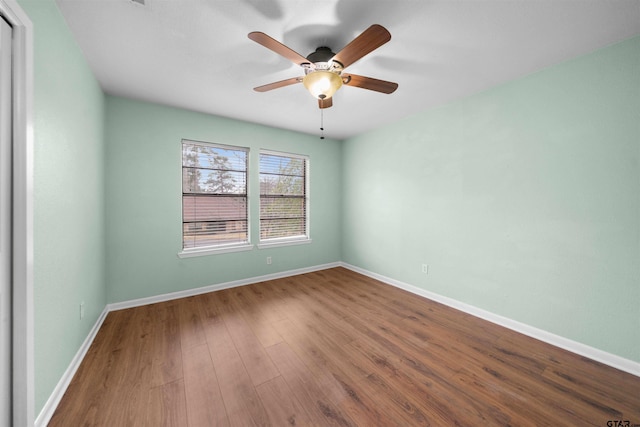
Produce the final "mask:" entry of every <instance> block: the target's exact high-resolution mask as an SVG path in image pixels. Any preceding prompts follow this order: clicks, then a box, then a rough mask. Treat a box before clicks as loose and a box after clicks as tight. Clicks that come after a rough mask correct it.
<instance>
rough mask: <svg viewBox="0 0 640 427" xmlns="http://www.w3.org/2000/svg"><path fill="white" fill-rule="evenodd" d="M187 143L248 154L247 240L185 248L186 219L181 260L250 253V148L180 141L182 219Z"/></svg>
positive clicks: (181, 234) (187, 140)
mask: <svg viewBox="0 0 640 427" xmlns="http://www.w3.org/2000/svg"><path fill="white" fill-rule="evenodd" d="M185 143H193V144H198V145H209V146H212V147H216V148H223V149H228V150H237V151H244V152H246V155H247V161H246V167H247V169H246V200H247V239H246V241H243V242H233V243H221V244H216V245H209V246H199V247H195V248H184V246H183V245H184V218H183V220H182V221H181V224H180V225H181V232H180V237H181V246H183V247H182V250H181V251H180V252H178V257H179V258H191V257H198V256H204V255H213V254H224V253H232V252H243V251H250V250H252V249H253V247H254V245H253V244H252V243H251V209H250V199H249V185H250V184H249V181H250V173H249V163H250V162H249V159H250V149H249V147H242V146H238V145H228V144H219V143H214V142H207V141H197V140H193V139H188V138H183V139H182V140H181V141H180V182H181V184H180V188H181V191H182V195H181V197H180V206H181V207H180V215H181V218H182V216H183V214H184V211H183V205H182V203H183V198H184V188H183V182H182V180H183V178H182V168H183V165H184V159H183V157H182V156H183V146H184V144H185Z"/></svg>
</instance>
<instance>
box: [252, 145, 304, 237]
mask: <svg viewBox="0 0 640 427" xmlns="http://www.w3.org/2000/svg"><path fill="white" fill-rule="evenodd" d="M307 169H308V159H307V158H306V157H301V156H293V155H285V154H274V153H266V152H261V153H260V240H261V241H264V240H269V239H277V238H294V237H308V230H307V202H308V197H307Z"/></svg>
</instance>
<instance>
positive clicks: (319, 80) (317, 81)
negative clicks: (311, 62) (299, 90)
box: [302, 70, 342, 99]
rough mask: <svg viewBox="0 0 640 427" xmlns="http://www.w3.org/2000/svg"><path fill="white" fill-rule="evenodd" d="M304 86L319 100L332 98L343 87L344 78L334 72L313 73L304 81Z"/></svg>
mask: <svg viewBox="0 0 640 427" xmlns="http://www.w3.org/2000/svg"><path fill="white" fill-rule="evenodd" d="M302 84H303V85H304V87H306V88H307V90H308V91H309V92H310V93H311V95H313V97H314V98H317V99H327V98H331V97H332V96H333V95H334V94H335V93H336V92H337V91H338V89H340V87H341V86H342V77H340V75H339V74H336V73H334V72H332V71H326V70H317V71H312V72H310V73H309V74H307V75H306V76H304V79H303V80H302Z"/></svg>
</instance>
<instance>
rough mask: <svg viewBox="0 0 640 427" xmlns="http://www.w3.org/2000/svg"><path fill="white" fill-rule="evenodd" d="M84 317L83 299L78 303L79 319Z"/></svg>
mask: <svg viewBox="0 0 640 427" xmlns="http://www.w3.org/2000/svg"><path fill="white" fill-rule="evenodd" d="M83 318H84V301H82V302H81V303H80V320H82V319H83Z"/></svg>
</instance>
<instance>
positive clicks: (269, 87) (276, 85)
mask: <svg viewBox="0 0 640 427" xmlns="http://www.w3.org/2000/svg"><path fill="white" fill-rule="evenodd" d="M301 81H302V77H293V78H291V79H286V80H280V81H279V82H273V83H269V84H266V85H262V86H258V87H254V88H253V90H255V91H256V92H267V91H269V90H273V89H278V88H280V87H285V86H289V85H293V84H296V83H300V82H301Z"/></svg>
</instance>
